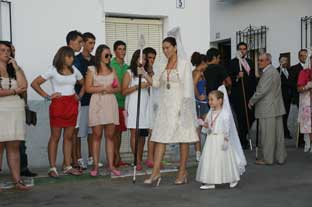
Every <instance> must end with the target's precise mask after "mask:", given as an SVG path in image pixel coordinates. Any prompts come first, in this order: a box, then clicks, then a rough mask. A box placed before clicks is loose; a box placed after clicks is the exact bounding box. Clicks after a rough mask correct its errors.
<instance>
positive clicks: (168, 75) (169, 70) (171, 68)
mask: <svg viewBox="0 0 312 207" xmlns="http://www.w3.org/2000/svg"><path fill="white" fill-rule="evenodd" d="M168 65H169V64H168ZM168 65H167V84H166V88H167V89H168V90H169V89H170V88H171V86H170V73H171V71H172V70H173V68H176V67H177V61H175V62H174V64H173V66H172V67H169V66H168ZM169 68H170V69H169Z"/></svg>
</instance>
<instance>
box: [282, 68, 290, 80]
mask: <svg viewBox="0 0 312 207" xmlns="http://www.w3.org/2000/svg"><path fill="white" fill-rule="evenodd" d="M282 73H283V74H284V75H285V77H286V79H288V76H289V74H288V71H287V69H286V68H282Z"/></svg>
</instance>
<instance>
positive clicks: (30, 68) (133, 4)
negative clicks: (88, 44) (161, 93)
mask: <svg viewBox="0 0 312 207" xmlns="http://www.w3.org/2000/svg"><path fill="white" fill-rule="evenodd" d="M12 9H13V16H12V18H13V42H14V44H15V45H16V49H17V54H16V56H17V61H18V63H19V64H20V65H21V66H22V67H23V68H24V69H25V71H26V75H27V78H28V80H29V81H32V80H33V79H34V78H35V77H36V76H37V75H39V74H41V73H42V72H43V71H44V70H46V69H47V67H48V66H49V65H51V62H52V58H53V55H54V54H55V52H56V51H57V49H58V48H59V47H60V46H63V45H65V36H66V34H67V32H68V31H70V30H74V29H77V30H79V31H81V32H86V31H90V32H92V33H94V34H95V36H96V37H97V44H100V43H104V42H105V15H108V14H109V15H112V14H114V15H117V16H134V17H158V18H159V17H160V18H162V19H164V25H165V26H164V27H165V28H164V32H165V33H166V32H167V31H168V29H170V28H172V27H174V26H180V27H181V31H182V38H183V42H184V44H185V49H186V50H187V53H188V54H189V55H191V53H192V52H193V51H195V50H196V51H200V52H204V51H206V49H207V47H208V45H209V34H210V32H209V1H207V0H192V1H190V0H186V6H185V9H177V8H176V1H175V0H158V1H153V0H131V1H126V0H66V1H64V0H27V1H25V0H12ZM46 88H49V87H48V86H46ZM29 95H30V99H40V97H39V96H38V95H37V94H35V93H34V91H33V90H32V89H29Z"/></svg>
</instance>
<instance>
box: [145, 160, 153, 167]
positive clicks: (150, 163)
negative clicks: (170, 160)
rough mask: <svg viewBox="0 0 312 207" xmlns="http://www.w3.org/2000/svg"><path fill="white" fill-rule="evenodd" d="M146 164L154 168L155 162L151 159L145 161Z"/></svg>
mask: <svg viewBox="0 0 312 207" xmlns="http://www.w3.org/2000/svg"><path fill="white" fill-rule="evenodd" d="M145 165H146V166H147V167H148V168H153V167H154V163H153V162H152V161H150V160H146V161H145Z"/></svg>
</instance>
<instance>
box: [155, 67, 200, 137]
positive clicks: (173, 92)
mask: <svg viewBox="0 0 312 207" xmlns="http://www.w3.org/2000/svg"><path fill="white" fill-rule="evenodd" d="M181 64H182V68H181V67H178V69H173V70H171V72H170V74H169V77H168V78H169V82H168V81H167V70H159V71H158V73H156V74H155V75H154V76H153V87H159V97H158V98H159V100H158V107H159V108H158V110H157V113H156V116H155V121H154V123H152V129H153V131H152V137H151V141H153V142H159V143H192V142H197V141H198V136H197V132H196V126H195V122H194V121H193V118H192V117H189V119H188V120H183V119H185V118H182V117H181V113H183V112H181V111H183V110H182V107H183V100H184V97H183V94H184V87H183V81H182V80H183V79H182V74H181V73H180V71H182V70H183V67H184V66H183V64H184V62H180V64H179V65H181ZM168 83H169V84H170V88H169V89H168V88H167V85H168ZM193 100H194V98H193ZM194 110H195V107H194ZM183 121H184V122H185V121H187V123H182V122H183Z"/></svg>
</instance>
